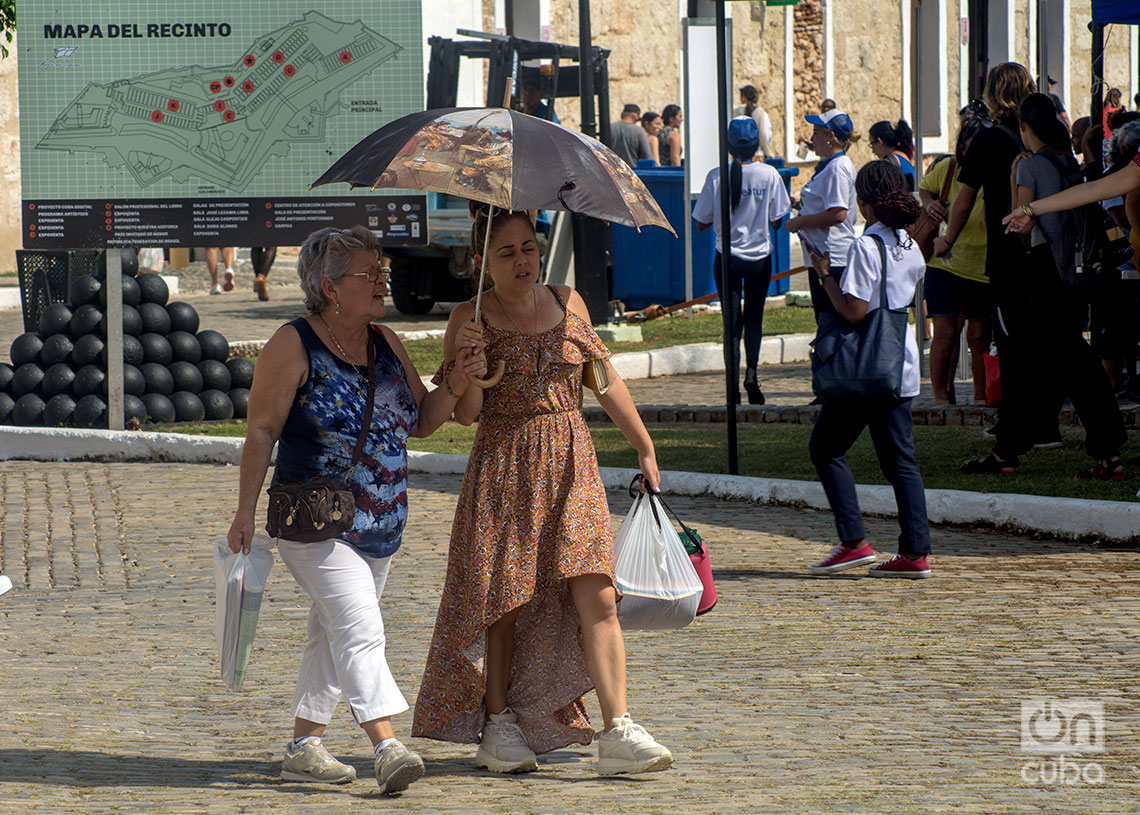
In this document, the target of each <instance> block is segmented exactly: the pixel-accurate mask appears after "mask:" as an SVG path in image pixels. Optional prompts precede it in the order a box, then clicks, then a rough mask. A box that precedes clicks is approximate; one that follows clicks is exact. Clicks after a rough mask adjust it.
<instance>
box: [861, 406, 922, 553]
mask: <svg viewBox="0 0 1140 815" xmlns="http://www.w3.org/2000/svg"><path fill="white" fill-rule="evenodd" d="M910 405H911V399H910V398H909V397H908V398H906V399H900V400H898V401H897V402H894V403H883V404H882V406H881V408H880V409H878V410H877V411H876V412H875V414H874V415H873V416H872V417H871V420H870V422H868V426H869V428H870V430H871V441H872V442H873V443H874V445H875V455H876V457H878V459H879V467H881V468H882V470H883V475H884V476H886V478H887V481H889V482H890V484H891V486H892V487H894V491H895V502H896V503H897V504H898V509H899V514H898V517H899V528H900V530H901V534H900V535H899V554H901V555H903V556H905V557H908V558H912V559H913V558H916V557H919V556H921V555H929V554H930V522H929V520H928V518H927V514H926V492H925V490H924V489H923V486H922V474H921V473H920V472H919V471H918V462H916V461H915V460H914V427H913V423H912V421H911V415H910Z"/></svg>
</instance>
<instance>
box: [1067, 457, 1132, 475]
mask: <svg viewBox="0 0 1140 815" xmlns="http://www.w3.org/2000/svg"><path fill="white" fill-rule="evenodd" d="M1077 478H1092V479H1095V480H1097V481H1123V480H1124V479H1125V475H1124V462H1122V461H1121V460H1120V457H1119V456H1113V457H1112V458H1110V459H1106V460H1104V461H1094V462H1093V466H1091V467H1089V468H1088V469H1087V470H1078V471H1077Z"/></svg>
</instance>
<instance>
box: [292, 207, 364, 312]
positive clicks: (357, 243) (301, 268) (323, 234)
mask: <svg viewBox="0 0 1140 815" xmlns="http://www.w3.org/2000/svg"><path fill="white" fill-rule="evenodd" d="M361 250H364V251H367V252H373V253H375V254H376V256H377V257H379V256H380V241H379V240H377V239H376V236H375V235H373V234H372V232H371V231H370V230H369V229H367V228H366V227H363V226H354V227H351V228H350V229H333V228H331V227H326V228H324V229H318V230H317V231H316V232H314V233H313V234H311V235H309V237H307V238H305V243H304V244H302V246H301V254H300V255H299V256H298V257H297V277H298V278H300V280H301V291H303V292H304V293H305V308H306V309H308V310H309V313H310V314H316V313H317V312H318V311H321V310H323V309H325V308H328V305H329V299H328V298H327V297H325V293H324V292H323V291H321V280H322V279H324V278H326V277H327V278H328V279H329V280H331V281H332V282H333V283H339V282H340V281H341V279H342V278H343V277H344V276H345V274H346V273H347V272H348V264H349V262H350V261H351V260H352V256H353V255H355V254H356V253H357V252H359V251H361Z"/></svg>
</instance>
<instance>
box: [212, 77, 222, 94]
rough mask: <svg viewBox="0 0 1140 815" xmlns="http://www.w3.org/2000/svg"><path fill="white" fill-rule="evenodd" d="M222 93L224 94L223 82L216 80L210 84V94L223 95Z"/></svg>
mask: <svg viewBox="0 0 1140 815" xmlns="http://www.w3.org/2000/svg"><path fill="white" fill-rule="evenodd" d="M221 92H222V83H221V82H218V81H217V80H214V81H213V82H211V83H210V93H221Z"/></svg>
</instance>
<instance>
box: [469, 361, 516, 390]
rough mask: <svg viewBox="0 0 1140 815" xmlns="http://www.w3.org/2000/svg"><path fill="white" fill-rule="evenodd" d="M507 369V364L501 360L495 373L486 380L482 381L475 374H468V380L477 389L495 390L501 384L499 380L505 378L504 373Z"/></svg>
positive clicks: (496, 365)
mask: <svg viewBox="0 0 1140 815" xmlns="http://www.w3.org/2000/svg"><path fill="white" fill-rule="evenodd" d="M506 368H507V363H505V362H503V360H501V359H500V360H499V361H498V362H496V363H495V372H494V373H493V374H491V375H490V376H489V377H487V378H486V379H480V378H479V377H477V376H474V375H473V374H467V379H468V380H469V381H470V382H471V384H472V385H474V386H475V387H477V388H482V389H483V390H486V389H487V388H493V387H495V386H496V385H498V384H499V380H500V379H502V378H503V372H504V371H505V370H506Z"/></svg>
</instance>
